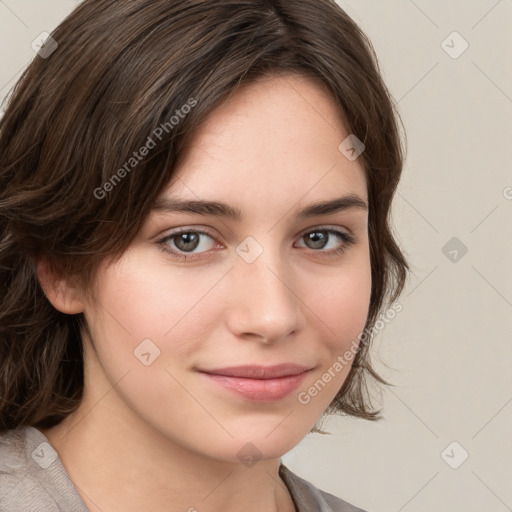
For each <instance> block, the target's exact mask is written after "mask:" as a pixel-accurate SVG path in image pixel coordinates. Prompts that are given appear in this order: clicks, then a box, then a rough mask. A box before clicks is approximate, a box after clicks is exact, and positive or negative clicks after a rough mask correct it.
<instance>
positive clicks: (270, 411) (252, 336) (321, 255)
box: [84, 76, 371, 462]
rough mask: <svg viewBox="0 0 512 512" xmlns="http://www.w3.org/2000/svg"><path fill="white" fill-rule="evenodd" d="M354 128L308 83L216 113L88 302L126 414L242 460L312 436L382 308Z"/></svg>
mask: <svg viewBox="0 0 512 512" xmlns="http://www.w3.org/2000/svg"><path fill="white" fill-rule="evenodd" d="M348 135H349V133H348V132H347V131H346V129H345V128H344V127H343V125H342V124H341V120H340V119H339V116H338V114H337V111H336V106H335V104H334V103H333V100H332V99H331V98H330V97H329V96H328V95H327V94H326V93H325V92H324V90H323V89H322V88H320V87H319V86H318V84H316V83H315V82H311V81H309V80H308V79H305V78H300V77H297V76H287V77H281V78H277V77H274V78H272V79H270V80H269V79H267V80H266V81H264V82H263V81H262V82H258V83H256V84H252V85H250V86H245V87H243V88H242V89H240V90H239V91H238V92H237V93H236V94H235V95H233V96H232V97H231V98H230V99H229V100H228V101H227V102H225V103H224V104H222V105H221V106H220V107H219V108H218V109H217V110H215V111H214V113H213V114H212V115H211V117H210V118H209V119H208V120H207V122H206V123H205V124H204V125H203V126H202V127H201V129H200V131H199V132H197V134H196V136H195V138H194V140H193V141H192V144H191V147H190V150H189V152H188V153H187V157H186V158H185V160H184V161H183V163H182V165H181V166H180V167H179V169H177V173H176V174H175V176H174V178H173V181H172V183H171V184H170V185H169V187H168V189H167V190H165V192H164V193H163V194H162V195H161V196H160V201H159V203H158V208H155V209H154V211H152V213H151V214H150V216H149V217H148V218H147V220H146V222H145V224H144V226H143V227H142V229H141V231H140V232H139V234H138V236H137V238H136V239H135V240H134V241H133V243H132V244H131V245H130V247H129V248H128V250H127V251H126V252H125V253H124V254H123V256H122V257H121V258H120V260H118V261H117V262H116V263H115V264H111V265H106V264H105V265H104V266H103V267H102V268H101V269H100V273H99V275H98V278H97V280H96V285H95V288H94V298H95V300H93V301H89V302H86V303H85V306H84V308H85V316H86V319H87V322H88V324H89V326H90V330H91V335H92V339H93V342H94V346H95V349H96V352H94V351H93V350H90V347H89V346H88V343H86V346H85V348H86V354H85V359H86V376H85V379H86V380H85V382H86V384H85V385H86V396H91V394H92V395H95V394H96V395H97V396H100V393H99V391H98V389H99V386H100V383H101V382H103V383H106V382H108V383H109V385H110V386H111V387H113V386H114V385H115V387H114V388H113V390H111V392H110V393H109V399H108V400H109V402H108V403H109V405H108V407H109V412H110V413H111V414H112V418H113V421H118V420H119V419H121V418H122V420H123V421H125V423H124V425H125V428H140V429H141V430H142V429H143V431H144V432H145V433H147V432H148V427H149V429H150V430H149V432H153V433H154V434H155V435H157V436H164V438H166V439H168V440H170V441H171V442H172V443H176V444H178V445H180V447H182V448H185V449H187V450H191V451H193V452H194V453H196V454H202V455H206V456H208V457H214V458H216V459H221V460H225V461H242V462H243V461H244V460H246V459H251V458H252V460H257V459H259V458H264V459H267V458H275V457H280V456H281V455H283V454H284V453H286V452H287V451H289V450H290V449H291V448H293V447H294V446H295V445H296V444H298V443H299V441H300V440H301V439H302V438H303V437H304V436H305V435H306V434H307V433H308V432H309V431H310V429H311V428H312V427H313V426H314V424H315V423H316V421H317V420H318V418H319V417H320V416H321V414H322V412H323V411H324V410H325V408H326V407H327V406H328V405H329V403H330V402H331V401H332V399H333V398H334V396H335V395H336V393H337V392H338V390H339V389H340V387H341V385H342V384H343V382H344V380H345V379H346V377H347V374H348V372H349V370H350V365H351V356H350V354H351V353H353V352H354V351H355V347H356V344H357V342H358V335H359V334H360V333H361V332H362V330H363V329H364V326H365V321H366V318H367V314H368V307H369V301H370V289H371V277H370V258H369V245H368V233H367V227H368V226H367V220H368V212H367V209H366V208H365V207H364V203H366V202H367V200H368V196H367V192H366V180H365V175H364V171H363V168H362V163H361V162H360V159H356V160H351V159H348V158H347V157H346V156H344V154H343V153H342V152H341V151H340V150H339V145H340V144H341V142H342V141H344V139H346V138H347V136H348ZM346 196H350V197H349V198H348V199H347V200H346V202H345V206H346V207H345V208H336V207H332V208H317V209H316V211H315V210H314V209H312V208H311V207H312V205H315V204H318V203H324V202H330V201H334V200H340V199H342V198H344V197H346ZM357 198H359V202H360V203H361V204H359V205H358V201H357V200H356V201H354V199H357ZM188 201H193V202H194V204H195V206H194V205H192V206H193V208H185V207H184V208H183V211H178V209H175V208H174V207H173V205H174V206H176V205H177V203H178V202H180V203H181V202H183V203H186V202H188ZM351 201H352V202H351ZM199 202H212V203H215V205H213V206H212V205H211V206H209V207H207V206H205V205H203V206H201V205H200V204H199ZM220 204H222V205H225V206H223V207H222V208H220V206H219V205H220ZM340 204H341V205H342V204H344V203H343V201H342V202H341V203H340ZM338 206H339V205H338ZM191 210H197V211H196V212H193V211H191ZM233 210H236V211H237V212H239V214H240V216H239V217H238V218H234V217H232V216H231V215H230V214H229V213H230V212H232V211H233ZM301 212H305V213H304V214H302V215H301ZM330 230H332V231H330ZM179 233H181V234H179ZM283 365H284V366H283ZM236 367H253V368H245V369H244V368H242V369H240V368H238V369H237V368H236ZM265 368H266V369H267V370H265ZM262 369H263V370H262ZM95 387H97V389H96V391H95ZM87 393H89V395H87Z"/></svg>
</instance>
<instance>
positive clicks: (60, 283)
mask: <svg viewBox="0 0 512 512" xmlns="http://www.w3.org/2000/svg"><path fill="white" fill-rule="evenodd" d="M36 269H37V277H38V279H39V283H40V284H41V287H42V289H43V291H44V294H45V295H46V298H47V299H48V300H49V301H50V302H51V304H52V305H53V307H54V308H55V309H57V310H58V311H60V312H61V313H66V314H68V315H74V314H76V313H81V312H83V311H84V305H83V302H82V300H81V299H80V294H79V290H78V288H75V287H74V286H73V285H71V284H70V282H69V281H68V280H66V279H64V278H62V277H60V276H59V275H57V273H56V272H55V269H54V268H53V267H52V265H51V264H50V262H49V261H48V260H47V259H46V258H41V259H40V260H39V261H38V262H37V264H36Z"/></svg>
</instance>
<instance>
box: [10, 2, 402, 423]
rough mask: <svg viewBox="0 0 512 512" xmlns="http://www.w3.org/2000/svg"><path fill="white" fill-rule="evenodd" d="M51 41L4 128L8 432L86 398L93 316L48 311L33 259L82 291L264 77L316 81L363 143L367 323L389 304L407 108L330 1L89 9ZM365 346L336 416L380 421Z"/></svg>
mask: <svg viewBox="0 0 512 512" xmlns="http://www.w3.org/2000/svg"><path fill="white" fill-rule="evenodd" d="M51 36H52V38H53V39H54V40H55V41H56V42H57V44H58V48H56V49H55V48H53V50H54V51H53V50H52V48H51V46H49V43H47V45H46V47H43V51H42V52H41V54H40V55H37V56H36V57H35V58H34V60H33V61H32V62H31V64H30V65H29V66H28V68H27V69H26V70H25V72H24V73H23V75H22V77H21V78H20V80H19V81H18V82H17V84H16V85H15V87H14V89H13V91H12V96H11V98H10V101H9V103H8V106H7V109H6V112H5V115H4V117H3V118H2V119H1V121H0V154H1V161H0V237H1V238H0V430H5V429H10V428H16V427H18V426H20V425H23V424H27V425H32V426H35V427H41V428H49V427H51V426H53V425H55V424H57V423H59V422H60V421H61V420H62V419H63V418H64V417H66V416H67V415H68V414H70V413H71V412H73V411H74V410H75V409H76V408H77V407H78V405H79V403H80V400H81V397H82V392H83V385H84V372H83V356H82V341H81V334H80V333H81V330H82V328H87V326H86V325H85V320H84V317H83V315H82V314H77V315H66V314H63V313H61V312H59V311H57V310H56V309H55V308H54V307H53V306H52V305H51V303H50V302H49V301H48V300H47V298H46V297H45V295H44V293H43V290H42V288H41V286H40V284H39V281H38V278H37V274H36V262H37V261H38V260H39V258H42V257H44V258H47V260H48V261H49V262H50V264H51V266H52V268H53V269H55V271H56V272H57V273H59V274H60V275H62V276H66V277H70V278H71V277H74V278H77V279H78V280H79V282H80V283H81V284H82V285H83V286H84V289H87V288H88V286H89V285H90V283H91V282H92V280H93V279H94V276H95V271H96V270H97V268H98V265H99V263H101V262H102V261H103V260H104V259H105V258H107V257H113V258H115V257H118V256H120V255H121V254H122V253H123V251H124V250H125V249H126V248H127V247H128V246H129V244H130V243H131V241H132V240H133V238H134V237H135V235H136V234H137V232H138V231H139V229H140V227H141V225H142V223H143V221H144V219H145V217H146V216H147V214H148V212H149V209H150V207H151V206H152V204H153V203H154V201H155V199H156V198H157V196H158V195H159V194H160V193H161V192H162V190H163V189H164V188H165V187H166V186H167V185H168V184H169V182H170V181H171V178H172V176H173V172H174V169H175V168H176V166H177V164H178V162H179V159H180V158H181V157H182V155H183V152H184V149H183V148H184V147H185V146H186V143H187V141H188V140H189V139H190V137H191V136H192V135H193V134H194V133H195V131H196V129H197V127H198V126H199V125H200V123H201V122H203V121H204V120H205V119H206V118H207V117H208V115H209V114H210V113H211V112H212V111H213V110H214V109H215V108H217V107H218V105H219V102H221V101H224V100H225V99H226V98H228V97H229V96H230V95H231V94H233V93H234V92H235V91H236V90H237V88H238V87H239V86H240V85H241V84H242V83H244V84H246V83H250V82H251V80H255V79H257V78H259V77H263V76H266V75H269V76H271V75H272V74H277V73H284V74H285V73H299V74H301V75H305V76H308V77H311V78H314V79H316V80H320V81H321V83H322V84H324V85H325V86H326V87H327V89H328V91H330V93H331V94H332V96H333V98H334V99H335V101H336V103H337V104H338V105H339V107H340V115H341V116H342V118H343V121H344V123H345V126H346V127H347V128H348V129H349V130H350V133H352V134H355V135H356V136H357V137H358V138H359V139H360V140H361V141H363V143H364V144H365V146H366V149H365V151H364V152H363V154H362V155H361V156H360V157H359V158H361V159H362V162H363V164H364V168H365V171H366V173H367V181H368V196H369V204H370V208H369V220H368V222H369V227H368V229H369V237H370V257H371V275H372V290H371V301H370V309H369V314H368V319H367V324H366V329H371V328H372V326H373V325H374V323H375V321H376V319H377V317H378V315H379V313H380V312H381V311H382V309H383V307H384V306H385V305H386V304H390V303H391V302H392V301H394V300H396V298H397V297H398V296H399V294H400V293H401V291H402V289H403V286H404V283H405V279H406V275H407V269H408V265H407V262H406V260H405V258H404V256H403V254H402V253H401V251H400V249H399V247H398V245H397V244H396V242H395V241H394V239H393V236H392V233H391V229H390V225H389V217H390V207H391V202H392V198H393V195H394V193H395V189H396V187H397V184H398V181H399V178H400V174H401V171H402V166H403V158H404V148H403V146H402V139H401V137H400V134H399V125H398V122H397V121H398V120H399V115H398V113H397V111H396V107H395V106H394V103H393V101H392V98H391V96H390V94H389V92H388V90H387V89H386V86H385V85H384V83H383V81H382V78H381V76H380V70H379V66H378V62H377V57H376V56H375V53H374V50H373V47H372V45H371V42H370V41H369V40H368V39H367V37H366V36H365V35H364V33H362V31H361V30H360V29H359V28H358V27H357V25H356V24H355V23H354V22H353V21H352V20H351V19H350V17H349V16H348V15H347V14H346V13H345V12H344V11H343V10H342V9H341V8H340V7H339V6H338V5H337V4H336V3H335V2H334V1H333V0H266V1H264V0H259V1H258V0H236V1H235V0H215V1H213V0H126V1H123V2H119V1H118V0H85V1H83V2H82V3H81V4H80V5H79V6H78V7H77V8H76V9H75V10H74V11H73V12H72V13H71V14H70V15H69V16H68V17H67V18H66V19H65V20H64V21H63V22H62V23H61V24H60V25H59V26H58V27H57V28H56V29H55V30H54V32H53V33H52V34H51ZM54 46H55V45H54ZM45 48H46V53H45V51H44V50H45ZM51 51H53V53H51ZM50 53H51V55H50ZM194 102H195V103H194ZM187 104H189V105H192V104H193V105H194V107H193V108H190V109H188V110H187V109H185V108H184V105H187ZM184 111H186V112H187V113H186V115H183V112H184ZM180 113H181V114H182V115H180ZM173 116H178V117H179V118H180V119H179V123H176V124H173V123H171V122H169V120H170V119H171V118H172V117H173ZM156 127H166V129H162V130H161V131H162V133H161V139H160V140H159V141H158V144H156V147H155V148H154V149H152V150H151V152H150V154H149V155H148V156H147V157H146V158H145V159H142V160H141V161H138V162H137V166H136V168H134V169H133V170H131V172H128V171H127V170H126V169H127V168H126V167H124V168H125V171H126V172H124V173H123V172H122V171H120V168H121V166H122V165H123V163H124V162H127V161H129V160H130V158H131V157H132V154H133V151H135V150H137V149H138V148H141V147H142V146H144V145H145V144H147V141H148V136H150V135H151V134H153V133H154V131H155V128H156ZM340 142H341V141H340ZM132 163H133V162H132ZM116 171H117V176H118V177H121V175H122V178H123V179H119V180H117V181H115V182H114V181H113V179H114V175H115V174H116ZM107 182H109V183H110V185H109V186H106V185H105V184H106V183H107ZM107 188H108V190H107ZM107 192H108V193H107ZM98 196H101V197H98ZM368 349H369V339H362V340H361V343H360V347H359V351H358V352H357V354H356V356H355V358H354V361H353V366H352V368H351V371H350V373H349V375H348V377H347V380H346V381H345V383H344V385H343V386H342V388H341V390H340V391H339V393H338V394H337V396H336V397H335V399H334V400H333V402H332V403H331V405H330V406H329V408H328V411H329V412H336V413H345V414H349V415H353V416H358V417H362V418H366V419H376V418H378V417H379V411H375V410H374V409H373V407H372V405H371V401H370V396H369V395H368V391H367V387H366V376H368V375H370V376H372V377H373V378H374V379H377V380H378V381H380V382H382V383H385V381H384V380H383V379H381V378H380V377H379V376H378V374H377V373H376V372H375V371H374V369H373V368H372V366H371V364H370V361H369V354H368Z"/></svg>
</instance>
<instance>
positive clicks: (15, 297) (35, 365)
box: [0, 0, 407, 512]
mask: <svg viewBox="0 0 512 512" xmlns="http://www.w3.org/2000/svg"><path fill="white" fill-rule="evenodd" d="M397 119H398V116H397V114H396V112H395V110H394V107H393V104H392V100H391V98H390V96H389V93H388V92H387V89H386V87H385V85H384V84H383V82H382V79H381V77H380V74H379V69H378V65H377V60H376V58H375V55H374V53H373V50H372V47H371V43H370V42H369V41H368V39H367V38H366V37H365V36H364V34H363V33H362V32H361V31H360V30H359V29H358V27H357V26H356V25H355V24H354V22H353V21H352V20H351V19H350V18H349V17H348V16H347V15H346V14H345V13H344V12H343V11H342V10H341V9H340V8H339V6H337V5H336V4H335V3H334V2H332V1H330V0H293V1H290V0H288V1H284V0H283V1H280V0H268V1H266V2H264V1H256V0H244V1H241V2H240V1H237V2H234V1H232V0H216V1H204V0H179V1H178V0H172V1H169V0H166V1H163V0H129V1H126V2H118V1H114V0H85V1H84V2H83V3H82V4H80V5H79V6H78V7H77V9H76V10H75V11H74V12H73V13H72V14H71V15H70V16H69V17H68V18H67V19H66V20H64V22H63V23H62V24H61V25H60V26H59V27H58V28H57V29H56V30H55V31H54V32H53V33H52V35H51V39H48V41H47V42H46V44H45V46H43V48H42V49H41V50H40V52H39V55H38V56H37V57H36V58H35V60H34V61H33V62H32V63H31V64H30V66H29V67H28V69H27V71H26V72H25V74H24V75H23V76H22V78H21V79H20V81H19V83H18V84H17V86H16V88H15V90H14V93H13V95H12V98H11V100H10V103H9V105H8V108H7V110H6V113H5V116H4V118H3V119H2V121H1V125H0V151H1V154H2V160H1V163H0V166H1V167H0V180H1V184H2V187H1V195H0V225H1V231H0V232H1V233H2V239H1V242H0V244H1V245H0V273H1V276H0V282H1V283H2V287H3V289H2V293H1V294H0V301H1V302H0V351H1V354H0V355H1V361H0V375H1V376H2V378H1V380H0V383H1V384H0V386H1V387H0V392H1V393H0V396H1V397H2V399H1V400H0V431H1V437H0V439H1V441H0V454H1V460H2V462H1V463H0V464H2V465H1V466H0V489H1V493H2V494H1V495H0V510H2V511H14V510H45V511H46V510H73V511H77V510H79V511H85V510H91V511H102V512H109V511H114V510H115V511H117V510H122V511H131V510H134V511H135V510H137V511H141V510H148V511H149V510H151V511H155V510H162V511H163V510H165V511H183V510H189V511H194V510H197V511H199V512H202V511H221V510H222V511H223V512H229V511H231V510H244V511H259V510H265V511H277V510H279V511H286V512H288V511H306V510H307V511H310V510H319V511H327V510H337V511H357V510H361V509H359V508H356V507H355V506H353V505H350V504H348V503H346V502H345V501H343V500H341V499H340V498H337V497H334V496H332V495H330V494H328V493H325V492H323V491H319V490H318V489H316V488H315V487H314V486H313V485H312V484H311V483H309V482H307V481H305V480H303V479H301V478H300V477H298V476H297V475H295V474H294V473H292V472H291V471H290V470H289V469H288V468H287V467H286V466H284V465H283V464H282V462H281V460H280V457H281V456H283V455H284V454H285V453H286V452H288V451H289V450H291V449H292V448H293V447H294V446H296V445H297V444H298V443H299V442H300V441H301V439H303V438H304V436H305V435H306V434H307V433H308V432H310V431H319V429H318V428H317V426H316V424H317V422H318V420H319V419H320V418H321V417H322V415H323V414H329V413H342V414H347V415H352V416H356V417H361V418H365V419H369V420H372V419H377V418H378V417H379V414H378V411H376V410H374V408H373V407H372V404H371V403H370V401H369V397H368V395H367V393H366V391H365V390H366V385H367V383H366V379H367V377H372V378H374V379H376V380H380V381H381V382H383V381H382V379H380V377H379V376H378V375H377V374H376V373H375V371H374V370H373V369H372V366H371V364H370V361H369V355H368V350H369V345H370V340H371V336H369V335H368V333H369V332H371V330H372V327H373V325H374V323H375V321H376V319H377V317H378V315H379V313H380V312H381V311H382V309H383V308H384V307H386V306H387V305H388V304H389V303H390V302H392V301H393V300H395V299H396V298H397V297H398V296H399V294H400V292H401V290H402V288H403V285H404V281H405V276H406V270H407V263H406V261H405V259H404V257H403V255H402V253H401V252H400V249H399V248H398V246H397V244H396V243H395V241H394V239H393V237H392V234H391V229H390V226H389V210H390V205H391V201H392V198H393V194H394V191H395V189H396V186H397V183H398V181H399V178H400V174H401V170H402V162H403V150H402V145H401V139H400V136H399V130H398V124H397Z"/></svg>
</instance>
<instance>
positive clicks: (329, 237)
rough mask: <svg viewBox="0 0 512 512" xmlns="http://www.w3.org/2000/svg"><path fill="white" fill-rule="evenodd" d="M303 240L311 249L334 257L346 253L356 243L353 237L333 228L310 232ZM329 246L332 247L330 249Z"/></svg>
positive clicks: (302, 237)
mask: <svg viewBox="0 0 512 512" xmlns="http://www.w3.org/2000/svg"><path fill="white" fill-rule="evenodd" d="M301 239H304V240H305V242H306V246H307V247H308V248H309V249H312V250H313V251H315V252H322V253H327V254H329V255H333V256H335V255H337V254H341V253H343V252H345V250H346V249H348V247H350V246H351V245H353V244H354V243H355V238H354V237H353V236H351V235H349V234H348V233H345V232H343V231H339V230H337V229H333V228H318V229H314V230H313V231H308V232H306V233H304V234H303V235H302V236H301ZM329 245H330V246H331V247H328V246H329ZM326 247H327V249H326Z"/></svg>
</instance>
